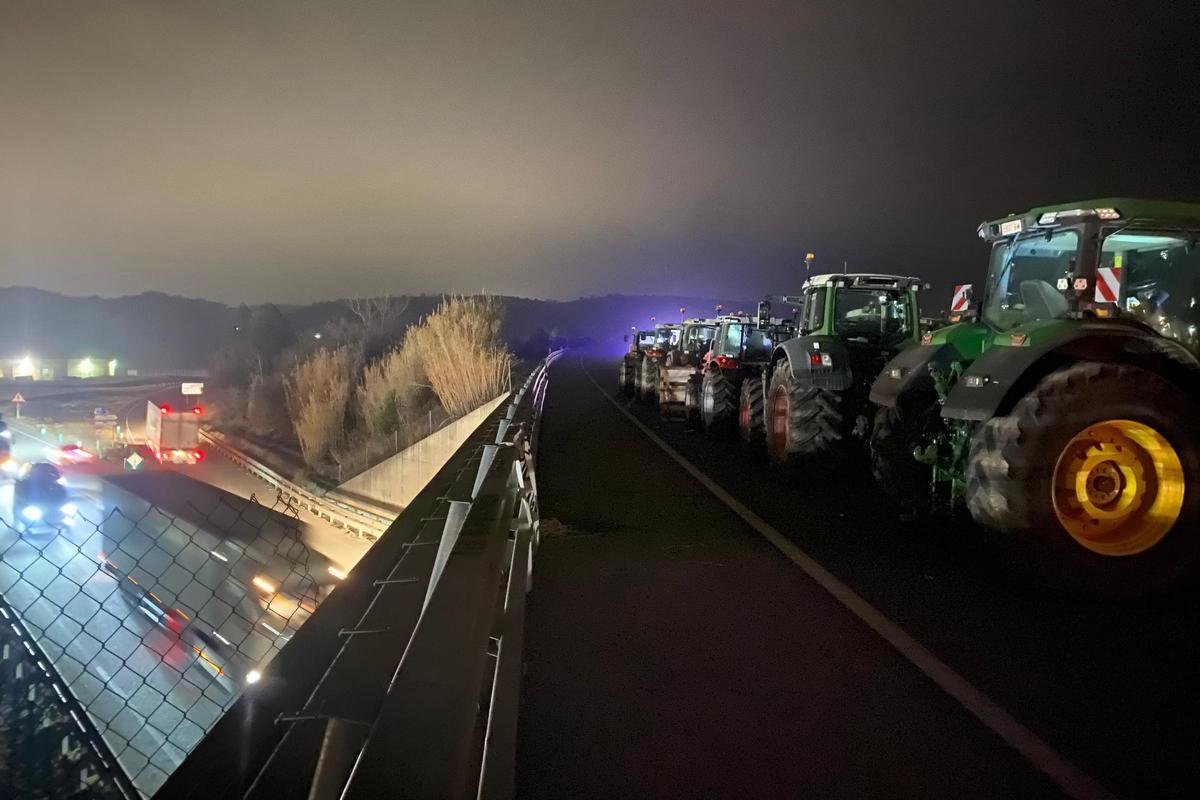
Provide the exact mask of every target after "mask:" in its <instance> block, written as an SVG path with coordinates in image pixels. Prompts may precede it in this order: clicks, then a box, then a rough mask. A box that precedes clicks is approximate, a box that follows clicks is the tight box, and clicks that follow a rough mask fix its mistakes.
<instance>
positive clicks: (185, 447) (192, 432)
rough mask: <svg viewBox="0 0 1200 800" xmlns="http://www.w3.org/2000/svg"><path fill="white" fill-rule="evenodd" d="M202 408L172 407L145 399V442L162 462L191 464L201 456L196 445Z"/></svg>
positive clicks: (201, 452)
mask: <svg viewBox="0 0 1200 800" xmlns="http://www.w3.org/2000/svg"><path fill="white" fill-rule="evenodd" d="M203 420H204V409H203V408H201V407H200V406H193V407H191V408H186V409H179V410H177V409H174V408H172V407H171V406H169V405H166V404H163V405H158V404H157V403H153V402H147V403H146V446H147V447H149V448H150V451H151V452H152V453H153V454H154V457H155V458H156V459H157V460H158V461H159V463H163V464H195V463H197V462H199V461H202V460H203V459H204V451H203V450H201V449H200V423H201V422H203Z"/></svg>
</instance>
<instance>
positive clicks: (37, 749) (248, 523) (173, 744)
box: [0, 495, 339, 797]
mask: <svg viewBox="0 0 1200 800" xmlns="http://www.w3.org/2000/svg"><path fill="white" fill-rule="evenodd" d="M79 505H80V509H79V510H78V512H77V514H76V515H74V519H73V521H70V520H69V522H71V524H61V525H57V526H53V527H49V526H47V527H36V528H29V527H27V526H25V525H23V524H18V525H16V526H15V527H14V526H13V525H11V524H7V523H0V593H2V594H3V599H4V601H5V602H4V604H5V606H7V611H6V613H7V614H11V615H14V616H15V617H17V620H14V622H16V623H17V624H18V626H23V629H24V630H25V631H27V633H28V636H29V637H31V639H32V644H33V648H32V650H30V653H37V654H39V655H41V656H42V657H44V659H46V660H48V661H49V662H50V663H49V665H46V666H47V669H46V670H44V673H45V674H44V676H43V677H45V678H46V679H48V680H50V683H49V684H46V685H47V686H50V687H51V688H49V689H47V688H45V687H44V686H42V684H38V686H39V687H42V688H37V687H34V688H29V686H27V685H26V684H28V682H29V680H31V679H32V678H31V677H30V675H31V673H30V672H29V669H30V668H29V667H28V666H20V667H19V666H16V663H17V662H13V664H11V665H10V664H9V661H8V660H6V659H0V675H2V677H0V694H2V696H3V698H4V699H3V700H2V701H0V702H3V703H5V704H6V706H8V707H6V708H4V709H3V710H0V714H3V718H4V723H3V724H4V726H5V727H4V731H3V734H2V736H3V737H4V738H5V742H4V744H3V746H0V755H3V758H4V760H3V761H2V762H0V796H4V797H37V796H46V797H70V796H72V795H73V792H74V793H76V794H78V793H80V792H82V794H80V795H79V796H89V797H90V796H110V795H111V796H117V795H115V794H111V792H110V793H108V794H106V792H105V791H104V787H106V786H109V787H114V786H115V783H114V781H113V780H112V779H110V778H107V777H105V776H104V775H103V774H102V773H103V763H102V762H103V761H104V760H105V758H106V757H107V758H111V759H114V760H115V763H116V764H117V765H119V769H120V770H122V771H123V773H124V775H126V776H128V778H129V780H130V781H132V784H133V786H134V787H136V791H137V792H140V793H141V794H142V795H143V796H146V797H148V796H150V795H153V794H154V792H155V791H156V790H157V789H158V787H159V786H161V785H162V783H163V782H164V781H165V780H166V778H167V776H168V775H169V774H170V773H171V772H172V771H173V770H174V769H175V768H176V767H177V766H178V765H179V763H180V762H181V761H182V760H183V758H184V757H185V756H186V755H187V753H188V752H190V751H191V750H192V748H193V747H195V746H196V744H197V743H198V742H199V741H200V739H201V738H202V737H203V736H204V734H205V733H206V732H207V731H208V730H209V729H210V728H211V727H212V726H213V725H214V724H215V723H216V722H217V720H218V719H219V718H220V716H221V714H222V713H223V712H224V710H225V709H226V708H228V707H229V706H230V705H232V704H233V702H234V700H235V699H236V698H237V697H238V695H239V694H240V693H241V691H242V690H243V689H244V688H245V687H246V686H248V685H251V684H253V683H254V682H256V680H257V679H258V677H259V675H260V673H259V670H260V669H261V668H262V667H263V665H264V664H266V663H267V662H268V661H270V659H271V658H272V657H273V656H274V655H275V653H276V652H278V650H279V649H280V648H281V647H282V646H283V645H284V644H285V643H286V642H287V640H288V639H289V638H290V637H291V636H292V634H293V633H294V632H295V631H296V630H297V629H298V628H299V627H300V626H301V625H302V624H303V623H304V621H305V620H307V619H308V617H309V615H310V614H311V613H312V612H313V611H314V610H315V608H316V606H317V605H318V604H319V603H320V601H321V600H322V599H323V596H324V595H325V594H327V593H328V591H329V590H330V589H331V587H332V585H333V583H335V582H336V580H337V577H338V575H339V573H338V572H337V570H336V569H333V568H332V567H331V566H330V565H328V562H326V561H324V560H323V558H324V557H323V556H320V555H319V554H317V553H315V552H313V551H311V550H310V549H309V548H308V547H306V546H305V545H304V543H303V542H302V541H301V537H300V520H299V517H298V514H297V511H296V509H295V508H294V507H293V506H292V505H291V504H289V503H287V502H286V501H284V500H281V499H278V498H277V499H276V501H275V502H274V503H273V504H272V505H270V506H265V505H263V504H261V503H259V502H258V501H257V498H252V499H251V500H250V501H244V500H241V499H240V498H236V497H232V496H225V495H222V496H221V497H220V498H219V499H218V500H217V502H216V504H215V505H214V506H213V507H212V508H209V509H207V510H200V509H197V508H195V507H194V506H191V505H189V506H187V509H186V511H183V512H181V513H179V514H169V513H166V512H164V511H163V510H161V509H159V508H157V507H154V506H149V505H147V504H145V503H144V502H143V503H141V504H140V507H141V508H144V511H142V513H140V514H132V513H128V511H129V510H131V509H133V508H136V507H138V506H139V504H138V503H136V502H134V503H131V502H126V503H125V510H123V509H122V508H120V507H112V508H111V510H109V511H107V512H102V511H101V510H100V509H101V507H102V506H101V504H99V503H96V504H92V505H88V504H87V503H85V501H83V500H80V503H79ZM85 505H87V508H84V506H85ZM12 511H13V513H12V515H11V517H10V519H14V520H16V519H21V515H20V514H19V510H18V509H15V508H14V509H13V510H12ZM90 512H94V513H91V516H94V517H95V518H96V519H95V520H94V521H89V519H88V518H87V516H88V514H89V513H90ZM3 621H4V620H0V622H3ZM13 646H15V645H13V644H12V643H9V642H7V640H6V643H5V644H4V647H5V648H6V650H5V652H8V653H11V652H12V647H13ZM30 653H27V654H26V655H29V654H30ZM37 660H38V659H37V658H36V657H35V658H34V661H35V662H36V661H37ZM18 670H19V671H20V673H21V674H20V675H16V672H17V671H18ZM56 678H57V679H59V680H61V685H60V689H59V690H58V691H60V692H62V693H63V695H64V696H62V697H61V698H59V699H61V700H62V702H61V703H59V704H58V705H57V706H54V704H53V703H50V704H49V705H47V704H46V703H41V704H40V705H39V704H38V703H30V704H28V705H27V706H26V705H22V703H21V702H20V699H19V697H20V695H21V693H22V692H25V693H27V694H28V693H30V692H32V694H28V696H29V698H31V699H33V698H35V697H37V698H42V699H43V700H47V701H49V700H53V699H54V696H53V695H47V694H46V692H47V691H50V692H54V691H55V690H54V689H53V688H52V685H53V683H54V680H55V679H56ZM67 693H69V696H67ZM73 703H77V706H76V707H77V708H79V709H81V711H82V713H83V714H86V716H87V720H80V721H79V722H77V723H76V725H75V727H77V728H80V729H81V730H82V729H85V728H87V727H88V726H89V725H90V726H92V727H93V728H94V730H95V731H96V732H97V733H98V734H99V737H100V739H101V740H102V743H101V744H99V745H98V747H97V748H96V750H97V754H93V755H92V756H88V755H87V753H83V752H82V751H80V753H79V754H78V758H76V757H75V756H71V755H69V753H73V752H75V750H78V749H79V746H78V742H79V738H78V736H77V737H76V738H75V739H73V740H71V741H68V740H67V739H65V738H63V736H60V735H59V734H58V730H59V727H61V726H62V725H63V724H65V722H64V717H63V715H64V714H66V715H68V716H69V707H70V706H71V705H72V704H73ZM9 704H11V705H9ZM51 706H54V708H52V707H51ZM55 709H57V710H55ZM39 714H40V715H41V717H39V716H38V715H39ZM72 742H74V743H75V744H72ZM105 748H107V751H108V752H107V753H104V752H103V751H104V749H105ZM88 758H91V759H92V760H93V761H92V762H88V761H87V759H88ZM64 759H65V761H64ZM96 759H99V761H100V762H101V763H93V762H94V761H95V760H96ZM85 762H87V763H85ZM63 764H66V765H67V766H62V765H63ZM55 765H57V766H55ZM79 765H82V766H80V767H79V768H80V770H82V772H81V773H80V774H81V775H82V777H79V778H78V781H75V779H74V778H71V777H70V776H69V775H68V777H63V776H64V775H67V773H70V774H71V775H73V774H74V773H75V772H76V771H77V770H76V766H79ZM64 770H66V772H64ZM39 775H40V776H42V777H38V776H39ZM43 779H44V781H45V785H44V787H42V788H36V787H35V786H34V785H35V784H38V782H39V781H41V780H43ZM63 781H65V782H66V783H65V784H64V783H63ZM66 784H71V785H72V786H74V789H73V790H71V791H67V790H66V789H65V788H64V787H65V786H66Z"/></svg>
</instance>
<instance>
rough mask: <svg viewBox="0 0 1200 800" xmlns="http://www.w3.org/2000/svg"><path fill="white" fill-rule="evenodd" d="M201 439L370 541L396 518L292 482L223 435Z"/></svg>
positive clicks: (284, 495)
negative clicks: (225, 438)
mask: <svg viewBox="0 0 1200 800" xmlns="http://www.w3.org/2000/svg"><path fill="white" fill-rule="evenodd" d="M200 436H201V438H203V439H204V441H205V442H207V443H208V444H209V446H211V447H212V448H213V449H214V450H215V451H216V452H217V453H218V454H220V455H221V457H222V458H224V459H225V460H226V461H229V462H230V463H232V464H233V465H234V466H236V467H237V468H238V469H240V470H242V471H243V472H246V473H248V474H250V475H253V476H254V477H256V478H258V479H259V480H261V481H263V482H264V483H266V484H268V485H269V486H271V487H272V488H274V489H275V491H276V493H277V496H278V498H279V499H280V500H283V501H285V502H287V503H290V504H291V505H292V506H294V507H296V508H298V509H300V510H301V511H303V512H306V513H308V514H312V515H313V516H316V517H320V518H321V519H323V520H325V521H326V522H328V523H329V524H331V525H333V526H334V527H335V528H341V529H343V530H345V531H346V532H347V533H349V534H351V535H353V536H355V537H357V538H360V539H366V540H367V541H371V542H373V541H375V540H376V539H378V538H379V537H380V535H382V534H383V532H384V531H386V530H387V529H388V526H389V525H391V524H392V521H393V519H394V518H392V517H388V516H385V515H383V514H377V513H375V512H373V511H370V510H367V509H364V508H359V507H357V506H353V505H351V504H349V503H345V502H342V501H338V500H335V499H331V498H328V497H320V496H318V495H315V494H313V493H312V492H310V491H308V490H307V489H304V488H303V487H301V486H298V485H297V484H295V483H292V482H291V481H290V480H288V479H287V478H285V477H283V476H282V475H280V474H279V473H278V472H275V471H274V470H272V469H271V468H270V467H266V466H264V465H263V464H261V463H259V462H258V461H256V460H255V459H253V458H251V457H249V456H247V455H246V454H245V453H242V452H241V451H239V450H237V449H236V448H234V447H231V446H230V445H229V444H227V443H226V442H225V441H224V440H223V439H221V438H220V437H219V436H214V435H213V434H212V433H211V432H209V431H201V433H200Z"/></svg>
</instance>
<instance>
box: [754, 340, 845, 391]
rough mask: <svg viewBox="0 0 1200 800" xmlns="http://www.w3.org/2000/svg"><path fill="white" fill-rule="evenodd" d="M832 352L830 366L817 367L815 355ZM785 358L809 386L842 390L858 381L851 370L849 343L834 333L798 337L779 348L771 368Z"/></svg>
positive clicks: (798, 377) (794, 373) (802, 382)
mask: <svg viewBox="0 0 1200 800" xmlns="http://www.w3.org/2000/svg"><path fill="white" fill-rule="evenodd" d="M814 353H815V354H817V355H818V356H822V355H826V354H828V356H829V358H830V361H831V362H832V364H831V365H830V366H824V365H822V366H813V363H812V356H813V354H814ZM784 359H786V360H787V362H788V364H789V365H790V366H791V370H792V376H793V377H795V379H796V380H797V381H799V382H800V383H801V384H803V385H806V386H812V387H814V388H817V389H829V390H831V391H835V392H840V391H844V390H846V389H849V388H850V387H851V386H852V385H853V383H854V375H853V373H852V372H851V370H850V353H849V351H848V349H847V348H846V343H845V342H843V341H842V340H840V339H837V338H835V337H832V336H797V337H796V338H794V339H788V340H787V341H786V342H784V343H783V344H781V345H779V346H778V347H776V348H775V353H774V355H773V356H772V358H771V368H772V371H773V370H774V368H775V366H776V365H777V364H778V363H779V362H780V361H783V360H784Z"/></svg>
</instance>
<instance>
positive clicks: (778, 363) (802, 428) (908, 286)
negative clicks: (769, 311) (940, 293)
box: [762, 275, 921, 465]
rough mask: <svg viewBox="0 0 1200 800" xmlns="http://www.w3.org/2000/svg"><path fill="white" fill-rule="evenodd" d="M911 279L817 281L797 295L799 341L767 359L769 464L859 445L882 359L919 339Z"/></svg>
mask: <svg viewBox="0 0 1200 800" xmlns="http://www.w3.org/2000/svg"><path fill="white" fill-rule="evenodd" d="M920 287H921V282H920V280H918V279H917V278H910V277H901V276H896V275H818V276H816V277H814V278H810V279H809V280H807V281H805V282H804V286H803V288H802V290H801V294H800V296H799V297H788V298H785V299H786V300H788V301H789V302H791V303H793V304H798V305H800V307H801V313H800V330H799V335H798V336H797V337H795V338H794V339H791V340H789V341H786V342H782V343H779V344H778V345H777V346H776V348H775V351H774V353H773V355H772V359H771V364H770V369H769V372H768V373H767V375H768V376H769V378H768V379H767V380H766V381H765V382H764V385H763V387H762V390H763V391H764V393H765V394H764V400H765V422H766V446H767V457H768V459H769V460H770V461H771V463H773V464H777V465H784V464H788V463H791V462H794V461H796V460H799V459H802V458H806V457H812V456H823V455H828V454H830V453H832V452H835V451H839V450H842V449H844V447H845V445H846V444H847V443H848V442H852V441H865V440H866V438H867V434H869V432H870V420H871V418H872V416H873V415H874V411H873V409H872V407H871V405H870V403H869V402H868V400H867V396H868V393H869V391H870V387H871V382H872V381H873V380H874V379H875V376H876V375H878V374H879V370H880V369H881V368H882V367H883V365H884V364H885V363H887V361H888V359H890V358H892V356H894V355H896V353H897V352H899V351H901V350H903V349H904V348H907V347H909V346H910V345H916V344H917V343H918V342H919V341H920V338H921V331H920V318H921V317H920V308H919V306H918V303H917V293H918V291H919V290H920Z"/></svg>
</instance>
